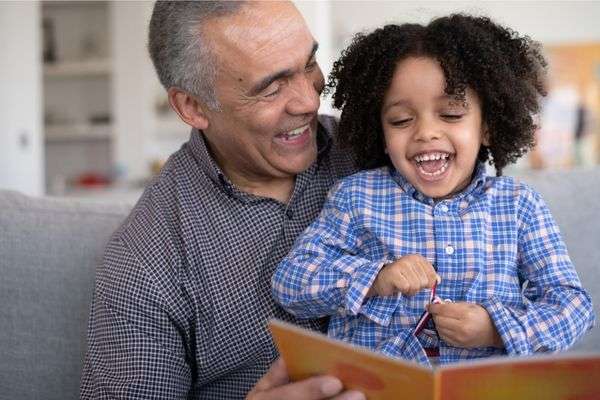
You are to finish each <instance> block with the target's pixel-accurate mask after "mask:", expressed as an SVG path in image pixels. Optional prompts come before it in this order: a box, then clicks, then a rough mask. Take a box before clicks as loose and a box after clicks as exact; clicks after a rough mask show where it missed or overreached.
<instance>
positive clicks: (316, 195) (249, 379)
mask: <svg viewBox="0 0 600 400" xmlns="http://www.w3.org/2000/svg"><path fill="white" fill-rule="evenodd" d="M320 122H321V126H320V128H319V131H318V141H319V154H318V158H317V161H316V162H315V163H314V164H313V165H312V166H311V167H310V168H309V169H308V170H307V171H305V172H303V173H302V174H300V175H298V176H297V177H296V183H295V187H294V192H293V194H292V198H291V199H290V201H289V202H288V204H282V203H280V202H278V201H275V200H273V199H268V198H263V197H257V196H253V195H249V194H247V193H244V192H241V191H240V190H238V189H237V188H236V187H235V186H234V185H233V184H231V182H230V181H229V180H228V179H227V177H226V176H225V175H223V174H222V173H221V171H220V170H219V168H218V167H217V165H216V164H215V163H214V161H213V159H212V158H211V157H210V155H209V152H208V150H207V148H206V145H205V142H204V140H203V138H202V135H201V134H200V133H198V132H197V131H192V135H191V138H190V140H189V142H188V143H187V144H185V145H184V146H183V147H182V148H181V150H179V151H178V152H177V153H175V154H174V155H173V156H172V157H171V158H170V160H169V162H168V163H167V165H166V166H165V167H164V168H163V171H162V172H161V174H160V176H159V177H158V178H157V180H156V181H155V182H154V183H152V184H151V185H150V186H149V187H148V188H147V189H146V191H145V193H144V194H143V196H142V197H141V199H140V200H139V202H138V204H137V205H136V207H135V208H134V210H133V211H132V213H131V215H130V216H129V217H128V219H127V220H126V221H125V222H124V224H123V225H122V227H121V228H120V229H119V230H118V231H117V232H116V233H115V234H114V236H113V237H112V239H111V241H110V243H109V244H108V247H107V249H106V253H105V257H104V260H103V263H102V265H101V266H100V268H99V269H98V271H97V277H96V289H95V294H94V299H93V303H92V309H91V316H90V322H89V330H88V352H87V356H86V361H85V367H84V371H83V377H82V385H81V398H83V399H114V398H119V399H163V400H164V399H184V398H188V399H242V398H244V397H245V396H246V394H247V393H248V391H249V390H250V388H251V387H252V386H253V385H254V384H255V383H256V381H257V380H258V379H259V378H260V377H261V376H262V375H263V374H264V373H265V372H266V370H267V369H268V367H269V366H270V364H271V363H272V361H273V360H274V359H275V358H276V357H277V351H276V349H275V347H274V345H273V343H272V340H271V337H270V334H269V333H268V331H267V329H266V321H267V320H268V319H269V318H271V317H274V316H275V317H278V318H282V319H285V320H288V321H292V322H296V323H299V324H301V325H303V326H305V327H308V328H311V329H320V330H324V328H325V326H324V322H325V321H324V320H310V321H308V320H302V321H297V320H296V318H294V317H293V316H291V315H290V314H288V313H286V312H285V311H284V310H283V309H281V307H279V306H278V305H276V303H275V302H274V300H273V298H272V296H271V275H272V273H273V271H274V269H275V267H276V266H277V264H278V263H279V261H280V260H281V259H282V258H283V257H284V256H285V255H286V254H287V253H288V252H289V250H290V248H291V246H292V244H293V242H294V240H295V239H296V238H297V236H298V235H299V234H300V233H301V232H302V231H303V230H304V229H305V228H306V227H307V226H308V224H309V223H310V222H312V221H313V220H314V219H315V218H316V216H317V215H318V213H319V212H320V210H321V208H322V206H323V202H324V201H325V198H326V195H327V192H328V190H329V189H330V188H331V187H332V186H333V183H334V181H336V180H337V179H338V178H340V177H342V176H346V175H349V174H351V173H353V172H355V171H356V170H355V168H354V167H353V165H352V161H351V159H350V158H349V157H348V156H347V154H345V153H343V152H341V151H340V150H338V149H337V148H336V146H335V145H333V144H332V143H331V140H330V136H331V135H332V134H333V130H334V128H335V121H334V120H333V119H332V118H321V119H320Z"/></svg>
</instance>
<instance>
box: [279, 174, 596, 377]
mask: <svg viewBox="0 0 600 400" xmlns="http://www.w3.org/2000/svg"><path fill="white" fill-rule="evenodd" d="M414 253H417V254H421V255H423V256H424V257H426V258H427V259H428V260H429V261H430V262H432V263H433V265H434V266H435V267H436V269H437V271H438V274H439V275H440V276H441V277H442V282H441V284H440V285H438V287H437V294H438V295H439V296H440V297H441V298H443V299H451V300H453V301H455V302H456V301H467V302H473V303H478V304H481V305H482V306H483V307H485V308H486V310H487V311H488V312H489V314H490V316H491V318H492V320H493V322H494V324H495V325H496V327H497V329H498V331H499V333H500V335H501V336H502V339H503V341H504V344H505V349H504V350H499V349H494V348H476V349H463V348H457V347H451V346H449V345H447V344H446V343H444V342H443V341H441V340H439V338H438V337H437V335H436V334H435V332H434V334H431V332H429V333H428V332H427V331H425V330H424V331H422V332H421V333H420V334H419V335H418V336H417V337H415V336H414V335H413V334H412V330H413V328H414V326H415V324H416V322H417V320H418V318H419V317H420V315H421V313H422V312H423V310H424V306H425V304H426V303H427V301H428V299H429V291H428V290H422V291H421V292H420V293H418V294H417V295H415V296H413V297H404V296H402V295H400V294H398V295H397V296H390V297H385V298H384V297H371V298H365V296H366V294H367V291H368V290H369V288H370V286H371V285H372V283H373V281H374V280H375V277H376V276H377V273H378V272H379V270H380V268H381V267H382V265H383V264H385V263H389V262H391V261H393V260H395V259H397V258H399V257H402V256H403V255H408V254H414ZM525 282H527V284H526V286H525V288H524V283H525ZM273 293H274V295H275V297H276V298H277V300H278V301H279V302H280V303H281V304H282V305H283V306H284V308H286V309H287V310H288V311H289V312H291V313H293V314H294V315H296V316H298V317H300V318H315V317H323V316H331V320H330V324H329V335H330V336H332V337H335V338H338V339H343V340H346V341H349V342H352V343H354V344H357V345H360V346H365V347H368V348H371V349H375V350H379V351H381V352H383V353H385V354H387V355H391V356H395V357H402V358H406V359H409V360H414V361H418V362H420V363H423V364H426V365H429V361H428V358H427V356H426V355H425V352H424V350H423V348H426V347H438V346H439V348H440V353H441V354H440V362H441V363H449V362H453V361H458V360H464V359H472V358H479V357H486V356H491V355H497V354H510V355H516V354H531V353H534V352H546V351H557V350H561V349H565V348H567V347H569V346H570V345H572V344H573V343H574V342H575V341H576V340H577V339H578V338H579V337H581V336H582V335H583V334H584V332H585V331H587V330H588V329H589V328H590V327H591V326H592V325H593V322H594V315H593V309H592V304H591V299H590V297H589V295H588V294H587V293H586V292H585V291H584V289H582V287H581V283H580V281H579V278H578V276H577V273H576V271H575V269H574V267H573V265H572V264H571V261H570V259H569V256H568V254H567V249H566V247H565V244H564V243H563V241H562V239H561V237H560V233H559V230H558V227H557V226H556V224H555V222H554V220H553V218H552V216H551V215H550V212H549V210H548V208H547V206H546V205H545V203H544V202H543V200H542V198H541V197H540V196H539V195H538V194H537V193H535V192H534V191H533V190H532V189H530V188H529V187H527V186H526V185H524V184H521V183H519V182H517V181H515V180H514V179H512V178H507V177H500V178H496V177H489V176H487V175H486V174H485V168H484V166H483V165H478V166H477V169H476V172H475V174H474V178H473V180H472V182H471V184H470V185H469V186H468V187H467V188H466V189H465V190H464V191H463V192H462V193H460V194H459V195H457V196H455V197H454V198H451V199H446V200H442V201H439V202H437V203H436V202H434V201H433V199H431V198H427V197H425V196H423V195H422V194H421V193H419V192H418V191H416V190H415V189H414V187H413V186H412V185H410V184H409V183H408V182H407V181H406V180H405V179H404V178H403V177H402V176H401V175H400V174H398V173H397V171H395V170H393V169H390V168H380V169H376V170H371V171H364V172H360V173H358V174H355V175H353V176H351V177H348V178H346V179H344V180H342V181H341V182H340V183H339V184H338V185H336V187H335V188H334V189H333V190H332V191H331V193H330V195H329V198H328V200H327V202H326V204H325V207H324V209H323V211H322V213H321V214H320V216H319V218H318V219H317V220H316V221H315V222H314V223H313V224H312V225H311V226H310V227H309V228H308V229H307V230H306V231H305V232H304V234H303V235H302V236H301V237H300V238H299V239H298V241H297V243H296V244H295V246H294V249H293V250H292V252H291V253H290V254H289V255H288V256H287V257H286V258H285V259H284V260H283V261H282V263H281V264H280V265H279V267H278V269H277V271H276V273H275V275H274V277H273ZM430 328H433V326H431V325H430Z"/></svg>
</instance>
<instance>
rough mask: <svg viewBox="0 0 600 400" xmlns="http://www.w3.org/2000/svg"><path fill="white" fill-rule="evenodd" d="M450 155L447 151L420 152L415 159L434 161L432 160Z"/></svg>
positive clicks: (446, 157) (444, 158)
mask: <svg viewBox="0 0 600 400" xmlns="http://www.w3.org/2000/svg"><path fill="white" fill-rule="evenodd" d="M448 157H450V154H448V153H428V154H420V155H418V156H416V157H415V161H416V162H418V163H420V162H423V161H434V160H442V159H443V160H447V159H448Z"/></svg>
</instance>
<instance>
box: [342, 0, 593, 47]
mask: <svg viewBox="0 0 600 400" xmlns="http://www.w3.org/2000/svg"><path fill="white" fill-rule="evenodd" d="M450 12H468V13H473V14H478V15H481V14H483V15H487V16H489V17H491V18H492V19H494V20H495V21H497V22H500V23H502V24H504V25H507V26H509V27H511V28H512V29H514V30H516V31H518V32H520V33H522V34H526V35H529V36H531V37H532V38H533V39H534V40H537V41H540V42H543V43H545V44H557V43H562V42H579V41H582V42H588V41H592V40H600V23H599V21H600V2H598V1H419V2H417V1H368V2H366V1H365V2H363V1H334V2H333V3H332V15H333V20H332V24H333V31H334V43H335V44H336V45H339V44H340V43H341V42H344V41H345V40H347V38H348V37H350V36H351V35H352V34H353V33H355V32H357V31H360V30H363V29H373V28H375V27H377V26H380V25H382V24H384V23H386V22H392V23H404V22H418V23H427V22H428V21H429V20H431V19H432V18H433V17H437V16H443V15H445V14H448V13H450Z"/></svg>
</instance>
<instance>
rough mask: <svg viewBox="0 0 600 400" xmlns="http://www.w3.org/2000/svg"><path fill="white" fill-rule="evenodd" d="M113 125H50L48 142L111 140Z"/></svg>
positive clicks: (46, 133) (46, 128) (47, 132)
mask: <svg viewBox="0 0 600 400" xmlns="http://www.w3.org/2000/svg"><path fill="white" fill-rule="evenodd" d="M111 136H112V125H110V124H102V125H100V124H99V125H90V124H71V125H48V126H46V127H45V138H46V142H77V141H79V142H81V141H94V140H110V139H111Z"/></svg>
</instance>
